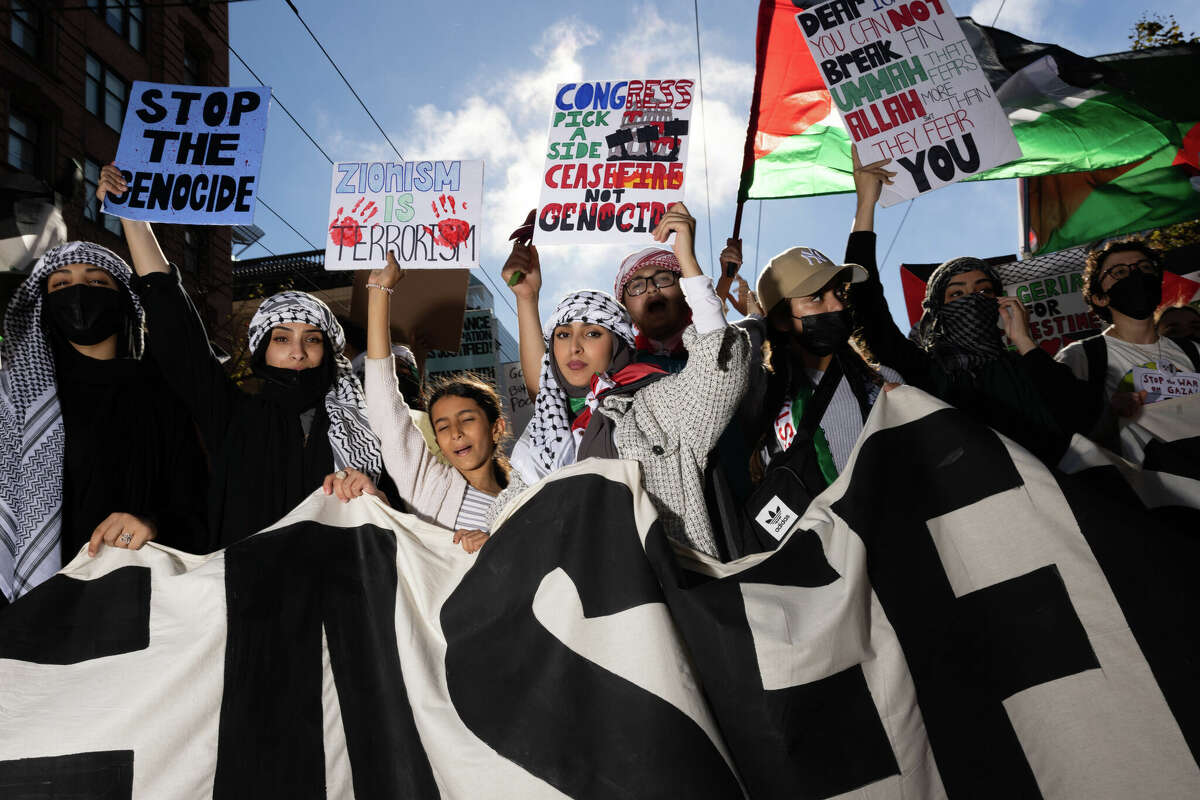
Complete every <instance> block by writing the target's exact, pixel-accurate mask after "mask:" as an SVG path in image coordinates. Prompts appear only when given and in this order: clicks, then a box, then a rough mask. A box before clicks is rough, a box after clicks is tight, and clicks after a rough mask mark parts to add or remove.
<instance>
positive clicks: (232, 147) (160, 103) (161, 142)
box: [104, 81, 271, 225]
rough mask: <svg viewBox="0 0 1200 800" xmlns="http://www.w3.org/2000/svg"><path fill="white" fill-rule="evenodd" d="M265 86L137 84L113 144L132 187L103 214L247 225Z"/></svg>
mask: <svg viewBox="0 0 1200 800" xmlns="http://www.w3.org/2000/svg"><path fill="white" fill-rule="evenodd" d="M270 103H271V90H270V88H268V87H255V88H247V89H232V88H229V87H222V86H175V85H172V84H167V83H146V82H145V81H134V84H133V91H132V93H131V94H130V100H129V108H128V109H127V110H126V111H125V122H124V125H123V127H122V129H121V142H120V144H119V145H118V146H117V166H118V167H119V168H120V169H121V173H122V174H123V175H124V176H125V180H126V182H127V183H128V184H129V191H127V192H126V193H125V194H123V195H121V196H120V197H117V196H114V195H111V194H110V195H108V196H107V197H106V198H105V200H104V211H105V213H108V214H113V215H115V216H118V217H124V218H125V219H137V220H145V221H147V222H173V223H183V224H190V225H197V224H198V225H249V224H250V223H251V222H253V221H254V200H255V197H256V196H257V194H258V172H259V167H260V166H261V164H262V151H263V141H264V140H265V139H266V136H267V109H268V107H269V106H270Z"/></svg>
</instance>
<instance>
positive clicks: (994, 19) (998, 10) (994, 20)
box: [992, 0, 1008, 28]
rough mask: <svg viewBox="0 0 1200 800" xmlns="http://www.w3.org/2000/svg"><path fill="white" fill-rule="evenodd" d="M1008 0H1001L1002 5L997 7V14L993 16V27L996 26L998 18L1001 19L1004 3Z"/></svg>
mask: <svg viewBox="0 0 1200 800" xmlns="http://www.w3.org/2000/svg"><path fill="white" fill-rule="evenodd" d="M1007 2H1008V0H1000V7H999V8H997V9H996V16H994V17H992V27H993V28H994V27H996V20H998V19H1000V12H1001V11H1003V10H1004V4H1005V3H1007Z"/></svg>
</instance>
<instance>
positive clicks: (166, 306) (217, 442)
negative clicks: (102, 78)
mask: <svg viewBox="0 0 1200 800" xmlns="http://www.w3.org/2000/svg"><path fill="white" fill-rule="evenodd" d="M127 189H128V186H127V185H126V183H125V179H124V178H123V177H122V176H121V173H120V171H119V170H118V169H117V168H116V167H115V166H113V165H111V164H110V165H108V166H106V167H104V169H103V170H101V173H100V185H99V186H98V187H97V189H96V196H97V197H98V198H99V199H101V200H103V198H104V195H105V193H106V192H112V193H113V194H118V195H119V194H123V193H124V192H125V191H126V190H127ZM121 225H122V227H123V228H124V230H125V238H126V241H127V242H128V244H129V252H130V255H131V256H132V257H133V269H134V272H136V273H137V277H136V278H135V279H134V282H133V285H134V289H135V290H136V291H137V293H138V296H139V297H140V299H141V301H142V307H143V308H144V309H145V311H146V354H147V356H148V357H149V358H151V359H153V360H154V364H155V367H156V368H157V369H158V372H159V373H160V374H161V375H162V377H163V380H164V381H165V382H166V384H167V386H169V387H170V389H171V391H172V392H174V393H175V395H176V396H177V397H178V398H179V401H180V402H181V403H182V404H183V406H184V407H185V408H186V409H187V410H188V413H190V414H191V416H192V419H194V420H195V421H196V425H197V426H198V427H199V429H200V433H201V435H202V436H203V437H204V442H205V445H206V446H207V447H208V448H209V453H210V454H215V453H216V451H217V449H218V448H219V447H220V446H221V442H222V440H223V439H224V436H225V431H226V429H227V427H228V425H229V420H230V417H231V415H232V409H233V404H234V403H235V402H236V401H237V399H238V398H239V397H240V391H239V390H238V388H237V387H236V386H235V385H234V384H233V382H232V381H231V380H230V379H229V377H228V376H227V375H226V374H225V370H224V369H222V368H221V363H220V362H219V361H217V358H216V356H215V355H213V352H212V348H211V347H210V346H209V343H208V333H207V332H206V331H205V330H204V323H203V322H202V321H201V319H200V314H199V312H198V311H197V310H196V307H195V306H194V305H193V304H192V301H191V298H189V297H188V296H187V293H186V292H184V290H183V286H182V284H181V283H180V280H179V276H178V275H177V274H176V273H175V272H174V271H173V270H172V268H171V266H170V264H168V263H167V259H166V257H165V256H164V255H163V252H162V248H160V247H159V246H158V239H157V238H155V236H154V230H153V229H152V228H151V227H150V223H148V222H137V221H133V220H127V219H122V220H121Z"/></svg>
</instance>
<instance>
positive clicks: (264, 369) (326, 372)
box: [254, 351, 335, 414]
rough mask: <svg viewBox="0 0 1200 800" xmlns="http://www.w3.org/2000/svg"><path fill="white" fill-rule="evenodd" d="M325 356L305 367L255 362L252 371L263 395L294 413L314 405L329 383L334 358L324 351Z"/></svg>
mask: <svg viewBox="0 0 1200 800" xmlns="http://www.w3.org/2000/svg"><path fill="white" fill-rule="evenodd" d="M325 356H326V357H325V358H323V359H322V360H321V363H320V364H319V365H317V366H315V367H309V368H308V369H284V368H283V367H271V366H267V365H266V364H256V365H255V366H254V374H255V375H257V376H258V377H260V378H262V379H263V388H262V394H263V397H266V398H269V399H271V400H273V401H275V402H276V403H279V405H281V406H283V407H284V408H286V409H288V410H289V411H294V412H296V413H297V414H299V413H301V412H303V411H307V410H308V409H310V408H316V407H317V405H318V404H319V403H321V401H322V400H324V399H325V395H327V394H328V393H329V389H330V387H332V386H333V378H334V369H335V367H334V360H333V358H332V357H330V355H329V352H328V351H326V353H325Z"/></svg>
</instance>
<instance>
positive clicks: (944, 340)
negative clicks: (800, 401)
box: [846, 152, 1097, 464]
mask: <svg viewBox="0 0 1200 800" xmlns="http://www.w3.org/2000/svg"><path fill="white" fill-rule="evenodd" d="M853 161H854V184H855V190H856V193H857V197H858V205H857V211H856V213H855V218H854V226H853V229H852V232H851V234H850V239H849V241H848V242H847V245H846V262H847V263H851V264H860V265H862V266H863V267H864V268H865V269H866V271H867V279H866V280H865V281H862V282H860V283H852V284H851V286H850V301H851V305H852V308H853V318H854V322H855V325H856V326H857V327H858V328H859V329H860V330H861V334H860V336H861V340H862V343H863V344H864V345H865V347H866V348H867V350H868V351H869V352H870V354H871V355H872V356H873V357H874V358H875V359H876V360H878V362H879V363H880V364H884V365H886V366H888V367H891V368H892V369H894V370H895V371H896V372H897V373H899V375H901V376H902V377H903V378H904V382H905V383H906V384H909V385H911V386H915V387H917V388H919V389H922V390H924V391H926V392H929V393H930V394H932V395H934V396H935V397H938V398H940V399H942V400H944V401H945V402H947V403H950V404H951V405H954V406H957V407H958V408H960V409H962V410H963V411H965V412H967V413H968V414H970V415H972V416H973V417H975V418H976V419H978V420H979V421H981V422H983V423H984V424H986V425H988V426H990V427H992V428H994V429H996V430H997V431H999V432H1000V433H1003V434H1004V435H1005V436H1008V437H1009V438H1010V439H1013V440H1014V441H1016V442H1017V443H1019V444H1020V445H1022V446H1023V447H1025V448H1026V449H1028V450H1029V451H1031V452H1032V453H1034V454H1035V455H1037V456H1038V457H1039V458H1041V459H1042V460H1043V461H1045V462H1047V463H1049V464H1055V463H1057V462H1058V460H1059V458H1061V457H1062V454H1063V453H1064V452H1065V450H1066V448H1067V446H1068V445H1069V443H1070V440H1071V435H1072V434H1073V433H1074V432H1082V430H1085V429H1086V428H1087V427H1088V426H1089V424H1090V420H1091V419H1093V418H1094V415H1095V414H1096V413H1097V410H1096V407H1095V404H1094V403H1093V402H1092V397H1091V394H1090V392H1089V391H1088V387H1087V384H1086V383H1084V382H1082V381H1079V380H1076V378H1075V377H1074V376H1073V375H1072V374H1071V372H1070V371H1069V370H1066V369H1063V368H1062V366H1061V365H1059V364H1056V363H1055V361H1054V359H1053V358H1051V357H1050V355H1049V354H1048V353H1047V352H1046V351H1044V350H1042V349H1041V348H1040V347H1038V346H1037V343H1036V342H1034V340H1033V337H1032V336H1031V335H1030V331H1029V312H1028V310H1027V309H1026V308H1025V307H1024V306H1023V305H1022V304H1021V302H1020V301H1019V300H1017V299H1016V298H1015V297H1004V296H1003V295H1002V292H1003V283H1002V281H1001V280H1000V278H999V276H998V275H997V274H996V272H995V270H993V269H992V268H991V267H990V266H988V264H987V263H986V262H984V261H982V260H980V259H978V258H971V257H960V258H952V259H950V260H949V261H946V262H944V263H943V264H942V265H941V266H939V267H938V268H937V269H936V270H934V272H933V274H932V275H931V276H930V278H929V281H928V284H927V286H926V291H925V299H924V301H923V304H922V305H923V306H924V309H925V312H924V314H923V315H922V317H921V320H920V323H919V324H918V331H917V338H918V341H917V342H914V341H911V340H909V338H908V337H907V336H905V335H904V334H903V333H901V331H900V329H899V328H898V327H896V323H895V322H894V321H893V319H892V315H891V312H890V310H889V309H888V306H887V300H886V299H885V298H884V294H883V284H882V283H881V282H880V279H879V270H878V268H877V267H876V264H875V233H874V232H873V228H874V223H875V204H876V202H877V201H878V200H879V195H880V192H881V190H882V186H883V184H884V183H885V182H890V178H889V177H888V173H887V171H886V169H885V168H886V167H887V165H888V164H889V163H890V162H891V159H882V160H880V161H876V162H874V163H872V164H867V165H865V166H864V165H861V164H860V162H859V160H858V154H857V152H855V153H854V156H853ZM1000 325H1003V331H1001V328H1000V327H999V326H1000ZM1002 333H1003V334H1005V335H1007V336H1008V338H1009V339H1010V340H1011V341H1012V343H1013V345H1014V346H1015V347H1016V352H1012V351H1009V350H1008V349H1007V348H1006V346H1005V344H1004V338H1003V336H1002V335H1001V334H1002Z"/></svg>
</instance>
